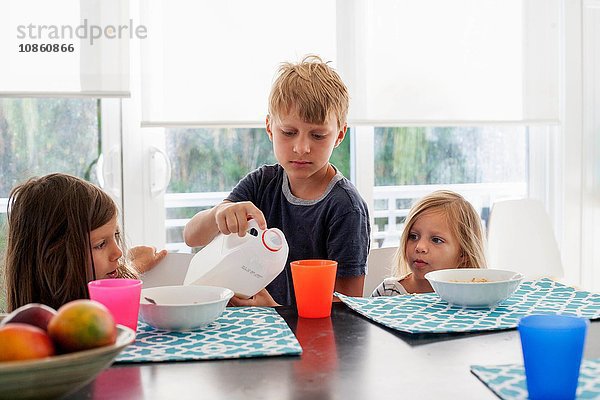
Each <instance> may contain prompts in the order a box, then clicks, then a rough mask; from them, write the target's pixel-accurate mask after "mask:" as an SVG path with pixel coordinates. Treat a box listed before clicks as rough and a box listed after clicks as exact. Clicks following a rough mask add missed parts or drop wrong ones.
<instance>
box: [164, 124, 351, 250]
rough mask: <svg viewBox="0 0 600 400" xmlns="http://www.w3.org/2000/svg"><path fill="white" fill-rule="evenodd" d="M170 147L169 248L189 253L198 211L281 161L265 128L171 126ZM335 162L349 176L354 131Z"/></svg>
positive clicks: (167, 197)
mask: <svg viewBox="0 0 600 400" xmlns="http://www.w3.org/2000/svg"><path fill="white" fill-rule="evenodd" d="M166 149H167V154H168V156H169V159H170V160H171V182H170V184H169V187H168V188H167V193H166V195H165V207H166V222H165V229H166V233H167V248H168V249H169V250H170V251H189V248H188V247H187V246H186V245H185V243H183V235H182V232H183V226H184V225H185V223H186V222H187V221H188V220H189V218H191V217H192V216H194V215H195V214H196V213H197V212H199V211H201V210H204V209H207V208H210V207H212V206H214V205H216V204H218V203H220V202H221V201H222V200H223V199H224V198H225V197H226V196H227V195H228V194H229V192H230V191H231V189H233V187H234V186H235V185H236V184H237V183H238V182H239V180H240V179H242V178H243V177H244V176H246V174H248V173H249V172H251V171H253V170H254V169H256V168H258V167H260V166H261V165H263V164H273V163H276V162H277V160H275V156H274V155H273V146H272V144H271V142H270V141H269V138H268V136H267V133H266V131H265V130H264V129H259V128H237V129H233V128H232V129H169V130H167V132H166ZM331 162H332V163H333V164H334V165H335V166H336V167H337V168H338V169H339V170H340V171H341V172H342V173H343V174H344V176H346V177H349V176H350V135H347V136H346V140H344V141H343V142H342V144H341V145H340V146H339V147H338V148H336V149H335V150H334V152H333V155H332V158H331Z"/></svg>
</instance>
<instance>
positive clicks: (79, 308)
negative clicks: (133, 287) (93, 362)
mask: <svg viewBox="0 0 600 400" xmlns="http://www.w3.org/2000/svg"><path fill="white" fill-rule="evenodd" d="M48 334H49V335H50V337H51V338H52V340H53V341H54V343H55V344H57V345H58V347H59V348H60V349H61V350H62V351H64V352H72V351H78V350H86V349H92V348H94V347H100V346H106V345H110V344H113V343H115V341H116V340H117V325H116V324H115V321H114V319H113V317H112V315H111V313H110V311H108V309H107V308H106V307H105V306H104V305H102V304H100V303H98V302H96V301H93V300H74V301H71V302H69V303H67V304H65V305H63V306H62V307H60V308H59V309H58V311H57V313H56V315H55V316H54V317H53V318H52V319H51V320H50V323H49V324H48Z"/></svg>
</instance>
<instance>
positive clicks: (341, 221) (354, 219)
mask: <svg viewBox="0 0 600 400" xmlns="http://www.w3.org/2000/svg"><path fill="white" fill-rule="evenodd" d="M227 200H229V201H232V202H239V201H251V202H252V203H253V204H254V205H256V206H257V207H258V208H259V209H260V210H261V211H262V212H263V214H264V216H265V218H266V220H267V226H268V227H269V228H279V229H281V230H282V231H283V233H284V235H285V238H286V240H287V242H288V245H289V248H290V252H289V255H288V260H287V263H286V266H285V269H284V270H283V271H282V272H281V274H279V276H277V278H275V280H273V282H271V284H269V285H268V286H267V290H268V291H269V293H270V294H271V296H273V299H274V300H275V301H276V302H277V303H279V304H282V305H292V304H295V300H294V287H293V284H292V274H291V271H290V262H291V261H294V260H302V259H311V258H312V259H329V260H335V261H337V262H338V269H337V276H338V277H352V276H360V275H364V274H365V270H366V263H367V255H368V254H369V243H370V240H369V237H370V233H371V227H370V225H369V212H368V209H367V205H366V203H365V201H364V200H363V199H362V197H360V194H359V193H358V191H357V190H356V188H355V187H354V185H352V183H351V182H350V181H349V180H347V179H346V178H344V176H343V175H342V174H341V173H340V172H339V171H338V172H337V173H336V175H335V176H334V177H333V179H332V180H331V182H330V183H329V186H328V187H327V189H326V190H325V193H324V194H323V196H321V197H320V198H319V199H316V200H303V199H299V198H297V197H295V196H294V195H293V194H292V193H291V191H290V186H289V182H288V178H287V175H286V173H285V171H284V169H283V168H282V167H281V166H280V165H279V164H275V165H263V166H262V167H260V168H258V169H256V170H255V171H253V172H251V173H249V174H248V175H246V176H245V177H244V178H243V179H242V180H241V181H240V182H239V183H238V184H237V186H236V187H235V188H233V191H232V192H231V193H230V194H229V196H228V197H227Z"/></svg>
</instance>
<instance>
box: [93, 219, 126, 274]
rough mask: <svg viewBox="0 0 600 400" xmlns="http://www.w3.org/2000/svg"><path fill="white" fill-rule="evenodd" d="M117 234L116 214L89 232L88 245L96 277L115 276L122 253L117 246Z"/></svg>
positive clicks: (118, 233)
mask: <svg viewBox="0 0 600 400" xmlns="http://www.w3.org/2000/svg"><path fill="white" fill-rule="evenodd" d="M119 235H120V232H119V225H118V223H117V217H116V216H115V217H114V218H113V219H111V220H110V221H109V222H108V223H106V224H104V225H102V226H101V227H99V228H97V229H94V230H93V231H91V232H90V246H91V248H92V259H93V260H94V269H95V272H96V279H104V278H116V277H117V267H118V266H119V258H121V256H122V255H123V252H122V251H121V248H120V247H119Z"/></svg>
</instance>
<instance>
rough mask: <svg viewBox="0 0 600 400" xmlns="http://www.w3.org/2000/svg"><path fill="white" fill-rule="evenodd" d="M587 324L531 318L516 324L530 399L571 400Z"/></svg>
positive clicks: (576, 320)
mask: <svg viewBox="0 0 600 400" xmlns="http://www.w3.org/2000/svg"><path fill="white" fill-rule="evenodd" d="M588 325H589V321H588V320H587V319H584V318H578V317H570V316H566V315H530V316H527V317H524V318H522V319H521V320H520V321H519V327H518V329H519V334H520V335H521V346H522V348H523V361H524V362H525V377H526V378H527V391H528V392H529V398H530V399H574V398H575V394H576V392H577V381H578V380H579V367H580V366H581V358H582V356H583V345H584V343H585V334H586V331H587V327H588Z"/></svg>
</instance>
